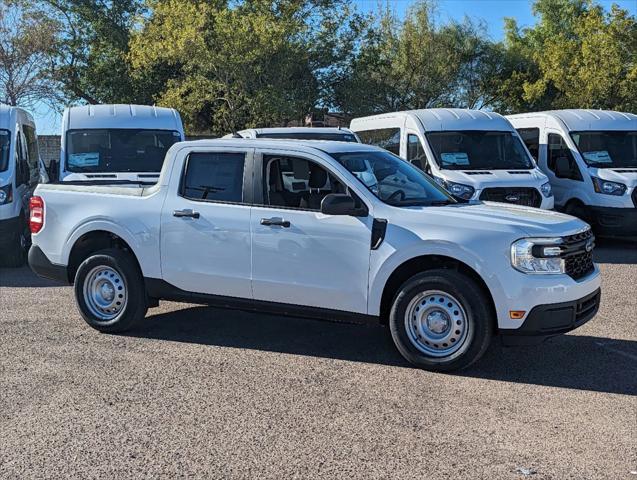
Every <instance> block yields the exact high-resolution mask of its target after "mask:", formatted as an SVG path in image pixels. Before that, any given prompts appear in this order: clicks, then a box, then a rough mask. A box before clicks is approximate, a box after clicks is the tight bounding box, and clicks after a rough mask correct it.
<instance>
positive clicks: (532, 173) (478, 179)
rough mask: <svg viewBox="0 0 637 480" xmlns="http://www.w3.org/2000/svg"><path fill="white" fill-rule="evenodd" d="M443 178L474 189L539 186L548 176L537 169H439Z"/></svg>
mask: <svg viewBox="0 0 637 480" xmlns="http://www.w3.org/2000/svg"><path fill="white" fill-rule="evenodd" d="M440 173H441V175H442V176H443V177H444V179H445V180H449V181H451V182H456V183H463V184H465V185H471V186H472V187H473V188H475V189H476V190H482V189H483V188H488V187H535V188H537V187H539V186H540V185H542V184H543V183H546V182H548V181H549V180H548V177H547V176H546V175H544V174H543V173H542V172H541V171H540V170H539V169H537V168H534V169H531V170H524V169H517V170H516V169H514V168H511V169H508V170H441V171H440Z"/></svg>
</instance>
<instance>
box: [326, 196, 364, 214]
mask: <svg viewBox="0 0 637 480" xmlns="http://www.w3.org/2000/svg"><path fill="white" fill-rule="evenodd" d="M321 213H324V214H325V215H351V216H353V217H364V216H366V215H367V210H366V209H365V208H361V207H356V201H355V200H354V198H352V197H351V196H350V195H347V194H346V193H330V194H329V195H326V196H325V197H324V198H323V201H322V202H321Z"/></svg>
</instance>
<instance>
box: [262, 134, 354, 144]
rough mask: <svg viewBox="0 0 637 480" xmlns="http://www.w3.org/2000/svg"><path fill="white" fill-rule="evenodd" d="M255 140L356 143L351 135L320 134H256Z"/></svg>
mask: <svg viewBox="0 0 637 480" xmlns="http://www.w3.org/2000/svg"><path fill="white" fill-rule="evenodd" d="M257 138H287V139H291V140H334V141H337V142H356V141H357V140H356V137H355V136H354V135H352V134H351V133H345V132H343V133H322V132H290V133H258V134H257Z"/></svg>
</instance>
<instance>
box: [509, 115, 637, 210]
mask: <svg viewBox="0 0 637 480" xmlns="http://www.w3.org/2000/svg"><path fill="white" fill-rule="evenodd" d="M507 118H508V119H509V121H510V122H511V124H512V125H513V126H514V127H515V128H516V129H518V130H519V129H528V128H537V129H539V134H540V137H539V158H538V165H539V167H540V168H541V169H542V171H543V172H544V173H545V174H546V175H547V176H548V178H549V179H550V181H551V185H552V187H553V192H554V195H555V204H556V205H557V206H560V207H563V206H564V205H566V204H567V203H568V202H569V201H571V200H579V201H580V202H582V203H583V204H584V205H587V206H597V207H612V208H631V209H632V208H635V205H634V203H633V201H632V199H631V195H632V192H633V191H634V190H635V188H637V168H619V167H617V168H596V167H592V166H588V165H587V164H586V162H585V161H584V159H583V158H582V155H581V153H580V151H579V149H578V148H577V146H576V145H575V142H574V141H573V138H572V137H571V133H572V132H585V131H605V130H607V131H637V115H635V114H632V113H623V112H613V111H604V110H554V111H548V112H535V113H520V114H517V115H509V116H508V117H507ZM551 133H554V134H558V135H560V136H561V137H562V139H563V140H564V141H565V142H566V145H567V146H568V148H569V150H570V151H571V153H572V155H573V157H574V158H575V161H576V163H577V167H578V168H579V170H580V172H581V174H582V181H578V180H573V179H569V178H559V177H557V176H556V175H555V173H554V172H553V171H551V170H550V169H549V168H548V166H547V143H548V136H549V134H551ZM591 176H593V177H598V178H601V179H603V180H609V181H612V182H619V183H623V184H624V185H626V187H627V190H626V193H625V194H624V195H621V196H615V195H605V194H602V193H597V192H595V189H594V188H593V182H592V180H591Z"/></svg>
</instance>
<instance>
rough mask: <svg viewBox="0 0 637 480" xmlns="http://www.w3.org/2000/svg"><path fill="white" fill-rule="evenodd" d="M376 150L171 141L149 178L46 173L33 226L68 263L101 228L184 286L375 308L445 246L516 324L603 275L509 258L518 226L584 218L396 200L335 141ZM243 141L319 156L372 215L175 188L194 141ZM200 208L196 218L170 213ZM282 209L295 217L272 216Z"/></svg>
mask: <svg viewBox="0 0 637 480" xmlns="http://www.w3.org/2000/svg"><path fill="white" fill-rule="evenodd" d="M368 149H371V150H376V147H371V146H367V145H361V144H349V143H344V142H315V141H312V142H299V141H295V142H285V141H271V140H245V139H228V140H203V141H198V142H183V143H178V144H175V145H174V146H173V147H172V148H171V149H170V150H169V152H168V155H167V158H166V161H165V162H164V168H163V170H162V172H161V176H160V178H159V181H158V183H157V184H156V185H154V186H152V187H150V188H145V189H144V188H114V187H104V186H78V185H63V184H59V185H42V186H40V187H38V189H37V191H36V194H37V195H39V196H41V197H42V198H43V199H44V202H45V221H44V227H43V229H42V230H41V231H40V232H39V233H38V234H36V235H34V236H33V241H34V244H35V245H37V246H39V247H40V248H41V250H42V251H43V252H44V254H45V255H46V256H47V257H48V259H49V260H50V261H51V262H53V263H54V264H57V265H67V264H68V261H69V255H70V252H71V249H72V248H73V245H74V243H75V242H76V241H77V239H78V238H79V237H80V236H81V235H83V234H85V233H87V232H90V231H94V230H102V231H107V232H112V233H114V234H116V235H118V236H120V237H121V238H122V239H123V240H124V241H126V242H127V243H128V245H129V246H130V247H131V249H132V251H133V253H134V254H135V255H136V257H137V259H138V260H139V264H140V266H141V269H142V273H143V275H144V276H145V277H150V278H156V279H163V280H165V281H167V282H169V283H171V284H173V285H175V286H178V287H180V288H182V289H185V290H189V291H193V292H197V293H211V294H218V295H228V296H234V297H240V298H247V299H255V300H267V301H273V302H281V303H290V304H294V305H301V306H309V307H323V308H329V309H336V310H342V311H346V312H355V313H363V314H369V315H378V314H379V312H380V304H381V296H382V292H383V288H384V287H385V284H386V282H387V280H388V278H389V276H390V275H391V273H392V272H393V271H394V270H395V269H396V268H397V267H398V266H400V265H401V264H403V263H404V262H405V261H408V260H410V259H412V258H414V257H419V256H423V255H444V256H447V257H451V258H453V259H456V260H458V261H460V262H463V263H465V264H466V265H467V266H469V267H470V268H472V269H473V270H474V271H475V272H476V273H477V274H478V275H479V276H480V277H481V278H482V279H483V280H484V282H485V284H486V285H487V287H488V288H489V290H490V292H491V295H492V297H493V300H494V303H495V307H496V313H497V320H498V326H499V327H500V328H501V329H515V328H518V327H519V326H520V325H521V323H522V320H511V319H510V318H509V311H510V310H525V311H527V312H528V311H530V310H531V309H532V308H533V307H534V306H536V305H540V304H550V303H561V302H568V301H573V300H577V299H580V298H582V297H584V296H586V295H588V294H590V293H593V292H594V291H596V290H597V289H598V288H599V286H600V275H599V270H598V268H597V267H595V270H594V271H593V272H592V273H591V274H590V275H588V276H586V277H585V278H582V279H580V280H577V281H576V280H573V279H572V278H571V277H569V276H568V275H566V274H564V275H527V274H523V273H521V272H519V271H517V270H515V269H513V267H512V266H511V260H510V250H511V244H512V243H513V242H514V241H516V240H518V239H520V238H522V237H551V236H564V235H570V234H573V233H576V232H578V231H581V230H582V229H584V228H586V227H587V225H586V224H585V223H584V222H582V221H581V220H578V219H576V218H574V217H571V216H568V215H564V214H560V213H557V212H547V211H542V210H540V209H534V208H526V207H519V206H504V205H502V204H496V203H485V204H457V205H449V206H438V207H408V208H399V207H394V206H390V205H387V204H385V203H383V202H382V201H381V200H379V199H378V198H377V197H376V196H374V195H373V194H372V193H371V192H370V191H369V190H368V189H367V188H365V186H364V185H363V184H362V183H361V182H360V181H358V180H357V179H356V177H355V176H354V175H352V174H351V173H350V172H349V171H347V169H345V168H344V167H343V166H342V165H341V164H340V163H338V162H337V161H336V160H335V159H334V158H333V157H331V156H330V153H338V152H350V151H362V150H368ZM211 151H232V152H242V151H245V152H246V153H247V154H248V156H247V158H248V159H249V158H251V157H250V154H255V153H268V154H281V155H294V156H295V157H300V158H306V159H308V160H312V161H315V162H318V163H320V164H321V165H322V166H323V167H324V168H326V169H327V170H329V172H330V174H332V175H334V176H336V177H337V178H338V179H339V180H340V181H342V182H344V183H345V184H346V185H347V186H348V187H349V188H350V189H351V190H353V191H354V192H355V193H356V195H358V196H359V197H360V198H361V199H362V201H363V202H364V203H365V204H366V206H367V208H368V210H369V215H368V216H367V217H349V216H332V215H324V214H322V213H320V212H316V211H297V210H290V209H282V208H278V207H272V206H267V207H265V206H262V205H237V204H232V205H231V204H226V203H215V202H205V203H202V202H191V201H190V200H187V199H184V198H182V197H180V196H178V194H177V193H178V184H179V182H180V179H181V174H182V171H183V166H184V161H185V160H186V158H187V155H188V154H189V153H191V152H211ZM184 208H193V209H196V210H197V211H198V212H200V214H201V218H199V219H187V218H186V219H184V218H175V217H173V216H172V212H173V210H176V209H184ZM265 217H282V218H285V219H286V220H289V221H290V223H291V228H284V229H283V228H269V227H265V226H263V225H261V224H260V222H259V220H260V219H261V218H265ZM374 218H385V219H387V220H388V227H387V232H386V236H385V239H384V241H383V243H382V244H381V246H380V248H378V249H377V250H372V249H371V248H370V239H371V225H372V222H373V219H374Z"/></svg>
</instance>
